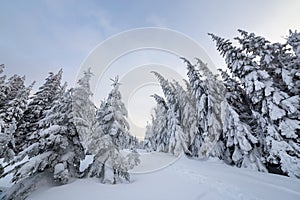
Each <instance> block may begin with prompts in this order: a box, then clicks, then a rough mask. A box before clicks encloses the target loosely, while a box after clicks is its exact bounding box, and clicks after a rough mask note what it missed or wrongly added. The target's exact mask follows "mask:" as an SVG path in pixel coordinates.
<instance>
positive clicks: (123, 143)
mask: <svg viewBox="0 0 300 200" xmlns="http://www.w3.org/2000/svg"><path fill="white" fill-rule="evenodd" d="M112 81H113V84H112V86H113V89H112V91H111V92H110V93H109V95H108V98H107V100H106V102H105V105H103V106H102V107H103V108H102V111H101V112H102V118H101V119H100V125H101V127H102V130H103V132H104V134H107V135H110V136H111V137H112V141H113V143H114V144H115V145H117V147H118V148H121V149H125V148H129V147H130V139H131V138H132V136H131V135H130V134H129V124H128V122H127V120H126V117H127V109H126V107H125V105H124V103H123V102H122V97H121V93H120V91H119V85H120V83H119V78H118V76H117V77H116V78H115V79H114V80H112Z"/></svg>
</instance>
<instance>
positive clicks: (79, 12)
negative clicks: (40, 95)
mask: <svg viewBox="0 0 300 200" xmlns="http://www.w3.org/2000/svg"><path fill="white" fill-rule="evenodd" d="M0 10H1V11H0V27H1V28H0V64H2V63H4V64H5V66H6V69H5V74H7V75H8V76H11V75H12V74H14V73H17V74H19V75H26V78H27V80H26V82H27V84H29V83H30V82H32V81H34V80H36V81H37V84H36V86H37V87H38V86H40V85H41V84H42V83H43V82H44V79H45V78H46V76H47V73H48V72H49V71H54V72H57V71H58V70H59V69H60V68H63V70H64V74H63V80H64V81H67V82H69V86H73V85H74V81H75V79H76V75H77V72H78V71H79V68H80V65H81V64H82V62H83V61H84V59H85V58H86V57H87V56H88V55H89V53H90V52H91V51H92V50H93V48H95V47H96V46H97V45H98V44H99V43H101V42H103V41H104V40H105V39H107V38H109V37H111V36H113V35H115V34H118V33H120V32H122V31H127V30H130V29H134V28H142V27H163V28H168V29H172V30H175V31H178V32H181V33H182V34H185V35H187V36H188V37H190V38H192V39H193V40H195V41H196V42H197V43H198V44H199V45H201V46H202V47H203V48H204V49H205V51H206V52H207V54H208V55H209V57H210V58H211V59H212V60H213V63H214V64H215V65H216V67H218V68H219V67H224V61H223V59H222V58H221V57H220V56H219V53H218V52H217V51H216V48H215V44H214V43H213V42H212V41H211V39H210V38H209V37H208V35H207V33H208V32H212V33H215V34H217V35H220V36H222V37H225V38H230V39H232V38H234V37H235V36H237V35H238V33H237V29H244V30H247V31H249V32H254V33H256V34H258V35H262V36H265V37H266V38H267V39H269V40H271V41H273V42H277V41H279V42H282V41H284V37H285V36H287V34H288V30H289V29H292V30H298V31H300V20H299V19H300V12H299V11H300V1H297V0H290V1H286V0H264V1H259V0H253V1H246V0H244V1H241V0H227V1H222V0H219V1H217V0H210V1H209V0H207V1H206V0H205V1H196V0H190V1H186V0H173V1H172V0H165V1H164V0H152V1H151V0H124V1H122V0H119V1H117V0H107V1H104V0H100V1H97V0H88V1H76V0H61V1H60V0H42V1H37V0H29V1H16V0H2V1H0ZM137 58H139V57H137ZM137 58H135V59H137ZM145 59H148V60H149V59H150V61H151V62H157V61H156V60H155V56H154V57H151V56H150V57H149V58H147V56H146V58H145ZM182 68H183V70H184V64H182ZM120 76H122V74H120ZM109 78H110V77H107V80H109ZM150 90H151V92H153V91H152V90H153V88H152V89H150ZM141 94H143V92H141ZM106 95H107V91H105V92H104V93H103V94H102V96H106ZM143 95H145V94H143ZM100 96H101V95H100ZM145 98H149V97H148V96H147V97H145ZM137 99H138V98H137ZM96 101H97V103H98V102H99V101H100V99H99V100H96ZM140 101H148V100H146V99H144V100H143V99H141V100H140ZM131 107H133V108H132V109H130V110H129V112H130V113H143V114H141V115H138V114H136V116H135V118H136V119H137V121H138V119H141V121H140V122H138V123H140V124H143V125H141V126H144V123H145V120H146V118H147V117H145V113H146V114H147V113H149V110H150V108H149V106H148V108H145V110H146V111H147V112H141V111H140V109H141V108H139V109H137V110H134V106H131ZM148 115H150V114H148ZM147 119H149V117H148V118H147ZM133 134H134V135H140V134H141V133H133Z"/></svg>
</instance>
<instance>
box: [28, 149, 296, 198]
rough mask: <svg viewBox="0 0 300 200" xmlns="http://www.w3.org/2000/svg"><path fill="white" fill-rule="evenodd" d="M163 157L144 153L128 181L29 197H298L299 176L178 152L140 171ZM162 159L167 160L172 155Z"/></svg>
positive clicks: (79, 184) (81, 183)
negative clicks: (164, 162)
mask: <svg viewBox="0 0 300 200" xmlns="http://www.w3.org/2000/svg"><path fill="white" fill-rule="evenodd" d="M151 157H152V158H151ZM162 157H163V155H162V154H159V153H151V154H142V165H141V166H140V167H139V168H138V169H137V170H136V171H137V172H139V173H134V174H132V183H129V184H118V185H104V184H101V183H99V181H98V180H97V179H82V180H77V181H75V182H73V183H71V184H68V185H64V186H59V187H55V188H50V189H47V190H45V191H43V192H36V193H34V194H33V195H32V196H31V197H30V198H29V199H30V200H48V199H49V200H50V199H56V200H60V199H61V200H65V199H72V200H74V199H89V200H93V199H97V200H100V199H103V200H120V199H130V200H134V199H139V200H140V199H143V200H155V199H164V200H165V199H166V200H167V199H172V200H190V199H191V200H192V199H195V200H196V199H285V200H288V199H295V200H296V199H300V180H297V179H293V178H288V177H284V176H279V175H274V174H265V173H259V172H254V171H250V170H247V169H239V168H235V167H230V166H227V165H225V164H223V163H222V162H221V161H219V160H207V161H199V160H191V159H188V158H186V157H184V156H182V157H181V158H180V159H178V160H177V161H176V162H174V163H173V164H171V165H169V166H168V167H165V168H163V169H160V170H157V171H155V172H153V173H144V174H143V173H141V172H142V170H143V167H144V168H145V171H149V169H150V168H151V169H154V168H155V167H157V168H158V167H160V166H161V164H162V162H161V160H162ZM165 157H166V159H169V161H171V159H170V155H167V154H166V155H165ZM150 160H152V161H153V162H149V161H150ZM149 166H150V167H149Z"/></svg>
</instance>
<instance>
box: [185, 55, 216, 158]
mask: <svg viewBox="0 0 300 200" xmlns="http://www.w3.org/2000/svg"><path fill="white" fill-rule="evenodd" d="M182 59H183V60H184V62H185V63H186V65H187V69H188V72H187V75H188V78H189V86H190V90H191V93H192V95H193V98H194V99H195V103H196V112H197V122H198V124H199V125H198V132H197V134H196V136H195V138H194V141H193V142H192V144H191V146H190V149H191V150H192V156H194V157H201V158H202V157H206V156H207V154H208V153H209V152H210V150H208V149H207V150H205V151H203V150H204V149H203V147H202V146H203V143H204V138H207V137H206V136H208V120H207V116H208V96H207V91H208V89H207V85H206V83H205V81H204V78H203V76H202V75H201V74H200V72H199V69H197V68H196V66H195V65H193V64H191V63H190V61H188V60H187V59H185V58H182ZM205 147H207V146H205Z"/></svg>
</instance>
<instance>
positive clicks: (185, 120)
mask: <svg viewBox="0 0 300 200" xmlns="http://www.w3.org/2000/svg"><path fill="white" fill-rule="evenodd" d="M186 83H187V82H186ZM174 86H175V93H176V96H177V99H178V101H179V107H180V108H179V109H180V113H181V117H180V119H181V122H180V123H181V127H182V130H183V132H184V133H185V135H186V144H187V145H188V147H189V150H190V152H191V154H192V155H190V156H196V154H195V153H198V150H197V148H195V146H198V148H199V147H200V144H199V143H198V144H195V145H194V142H195V137H196V136H197V135H198V134H199V133H198V131H199V124H198V120H197V111H196V101H195V98H194V96H193V95H192V94H191V93H189V92H188V91H186V90H184V89H183V88H182V86H181V85H180V84H179V83H178V82H177V81H174ZM187 86H188V85H187ZM188 87H189V86H188ZM196 140H198V138H197V139H196ZM197 142H199V141H197Z"/></svg>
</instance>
